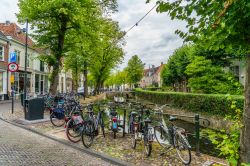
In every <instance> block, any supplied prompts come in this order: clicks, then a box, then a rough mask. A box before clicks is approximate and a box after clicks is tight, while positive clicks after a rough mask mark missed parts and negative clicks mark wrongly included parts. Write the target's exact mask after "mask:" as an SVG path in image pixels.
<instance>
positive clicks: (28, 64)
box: [27, 54, 30, 67]
mask: <svg viewBox="0 0 250 166" xmlns="http://www.w3.org/2000/svg"><path fill="white" fill-rule="evenodd" d="M27 67H30V54H28V55H27Z"/></svg>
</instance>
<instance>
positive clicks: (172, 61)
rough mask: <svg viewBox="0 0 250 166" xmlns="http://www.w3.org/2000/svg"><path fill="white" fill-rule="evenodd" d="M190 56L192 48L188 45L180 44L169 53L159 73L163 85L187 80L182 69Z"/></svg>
mask: <svg viewBox="0 0 250 166" xmlns="http://www.w3.org/2000/svg"><path fill="white" fill-rule="evenodd" d="M191 56H193V48H192V46H189V45H185V46H182V47H181V48H179V49H177V50H176V51H175V52H174V53H173V55H171V57H170V58H169V60H168V62H167V64H166V65H165V66H164V69H163V70H162V73H161V77H162V79H163V84H164V85H167V86H173V85H174V84H181V83H182V82H183V81H187V79H188V77H187V75H186V73H185V72H184V71H185V70H186V66H187V65H188V64H189V63H190V60H191Z"/></svg>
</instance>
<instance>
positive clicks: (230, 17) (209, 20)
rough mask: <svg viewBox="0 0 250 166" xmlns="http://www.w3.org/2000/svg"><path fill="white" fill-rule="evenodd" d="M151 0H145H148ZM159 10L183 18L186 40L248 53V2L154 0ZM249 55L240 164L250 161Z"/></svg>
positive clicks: (237, 52)
mask: <svg viewBox="0 0 250 166" xmlns="http://www.w3.org/2000/svg"><path fill="white" fill-rule="evenodd" d="M149 1H151V0H147V2H149ZM157 3H158V7H157V11H158V12H168V13H169V15H170V16H171V19H179V20H184V21H186V23H187V26H186V27H187V31H186V32H183V31H181V30H177V31H176V33H177V34H179V35H180V36H181V37H182V38H184V39H185V41H192V42H194V43H195V44H198V45H200V46H203V47H204V48H205V49H206V50H208V51H210V50H212V51H218V50H220V49H223V50H224V51H225V52H226V53H228V54H237V55H247V54H249V53H250V40H249V39H250V31H249V27H250V22H249V19H250V15H249V10H250V1H242V0H223V1H222V0H218V1H208V0H189V1H184V0H174V1H161V0H157ZM249 74H250V56H247V67H246V79H245V103H246V105H245V110H244V113H243V123H244V127H243V128H242V130H241V131H242V132H241V141H240V160H239V163H242V162H245V163H250V139H249V138H250V136H249V135H250V119H249V117H250V78H249V77H250V76H249Z"/></svg>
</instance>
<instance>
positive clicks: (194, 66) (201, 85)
mask: <svg viewBox="0 0 250 166" xmlns="http://www.w3.org/2000/svg"><path fill="white" fill-rule="evenodd" d="M185 73H186V74H187V75H188V77H190V79H189V80H188V81H189V83H188V86H189V87H190V88H191V90H192V92H194V93H219V94H234V95H236V94H237V95H239V94H242V92H243V87H242V85H241V84H240V83H239V82H238V81H236V80H235V79H234V77H233V76H232V75H231V74H230V73H227V72H225V71H223V70H222V68H221V67H219V66H215V65H213V64H212V61H211V60H208V59H205V58H204V57H202V56H196V57H195V59H194V60H193V61H192V62H191V63H190V64H189V65H188V66H187V67H186V71H185Z"/></svg>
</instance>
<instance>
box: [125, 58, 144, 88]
mask: <svg viewBox="0 0 250 166" xmlns="http://www.w3.org/2000/svg"><path fill="white" fill-rule="evenodd" d="M143 69H144V64H143V62H142V61H141V59H140V58H139V57H138V56H137V55H134V56H132V58H131V59H130V60H129V61H128V66H127V67H126V69H125V70H126V71H127V72H128V80H129V83H130V84H137V83H138V82H139V81H140V80H141V79H142V77H143Z"/></svg>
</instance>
